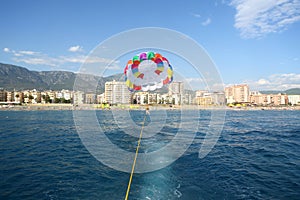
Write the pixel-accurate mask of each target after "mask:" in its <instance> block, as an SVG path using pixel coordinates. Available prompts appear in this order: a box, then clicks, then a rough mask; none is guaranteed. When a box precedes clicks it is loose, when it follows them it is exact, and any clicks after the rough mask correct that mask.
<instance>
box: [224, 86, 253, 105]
mask: <svg viewBox="0 0 300 200" xmlns="http://www.w3.org/2000/svg"><path fill="white" fill-rule="evenodd" d="M225 97H226V102H227V103H247V102H249V101H250V92H249V86H248V85H247V84H241V85H233V86H230V87H226V88H225Z"/></svg>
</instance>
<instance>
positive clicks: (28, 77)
mask: <svg viewBox="0 0 300 200" xmlns="http://www.w3.org/2000/svg"><path fill="white" fill-rule="evenodd" d="M121 77H122V74H116V75H112V76H108V77H100V76H96V75H90V74H77V73H74V72H69V71H40V72H39V71H31V70H28V69H27V68H24V67H20V66H16V65H10V64H3V63H0V88H3V89H5V90H10V91H12V90H26V89H37V90H62V89H67V90H73V87H74V82H75V80H76V81H77V83H79V84H76V85H80V88H76V89H78V90H80V89H81V90H83V91H86V88H95V85H94V84H97V93H102V92H104V85H105V82H106V81H112V80H119V79H120V78H121Z"/></svg>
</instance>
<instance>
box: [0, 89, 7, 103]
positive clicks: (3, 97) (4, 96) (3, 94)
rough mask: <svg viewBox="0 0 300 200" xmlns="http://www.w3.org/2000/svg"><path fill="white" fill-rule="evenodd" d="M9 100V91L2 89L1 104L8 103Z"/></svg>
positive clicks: (0, 94) (0, 92)
mask: <svg viewBox="0 0 300 200" xmlns="http://www.w3.org/2000/svg"><path fill="white" fill-rule="evenodd" d="M6 100H7V91H6V90H4V89H2V88H0V102H6Z"/></svg>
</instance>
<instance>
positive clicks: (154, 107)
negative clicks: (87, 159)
mask: <svg viewBox="0 0 300 200" xmlns="http://www.w3.org/2000/svg"><path fill="white" fill-rule="evenodd" d="M146 107H149V109H150V110H233V111H250V110H300V106H278V107H274V106H273V107H272V106H257V107H238V108H234V107H228V106H197V105H182V106H179V105H172V106H169V105H149V106H147V105H130V104H126V105H116V106H110V107H103V106H102V105H101V104H82V105H79V106H74V105H73V104H27V105H8V106H3V105H2V106H0V111H39V110H41V111H44V110H57V111H59V110H145V109H146Z"/></svg>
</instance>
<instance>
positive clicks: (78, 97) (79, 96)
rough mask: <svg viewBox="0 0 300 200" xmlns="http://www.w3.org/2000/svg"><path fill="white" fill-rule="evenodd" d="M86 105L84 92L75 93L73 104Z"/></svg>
mask: <svg viewBox="0 0 300 200" xmlns="http://www.w3.org/2000/svg"><path fill="white" fill-rule="evenodd" d="M83 103H84V92H81V91H76V92H74V93H73V104H74V105H80V104H83Z"/></svg>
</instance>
